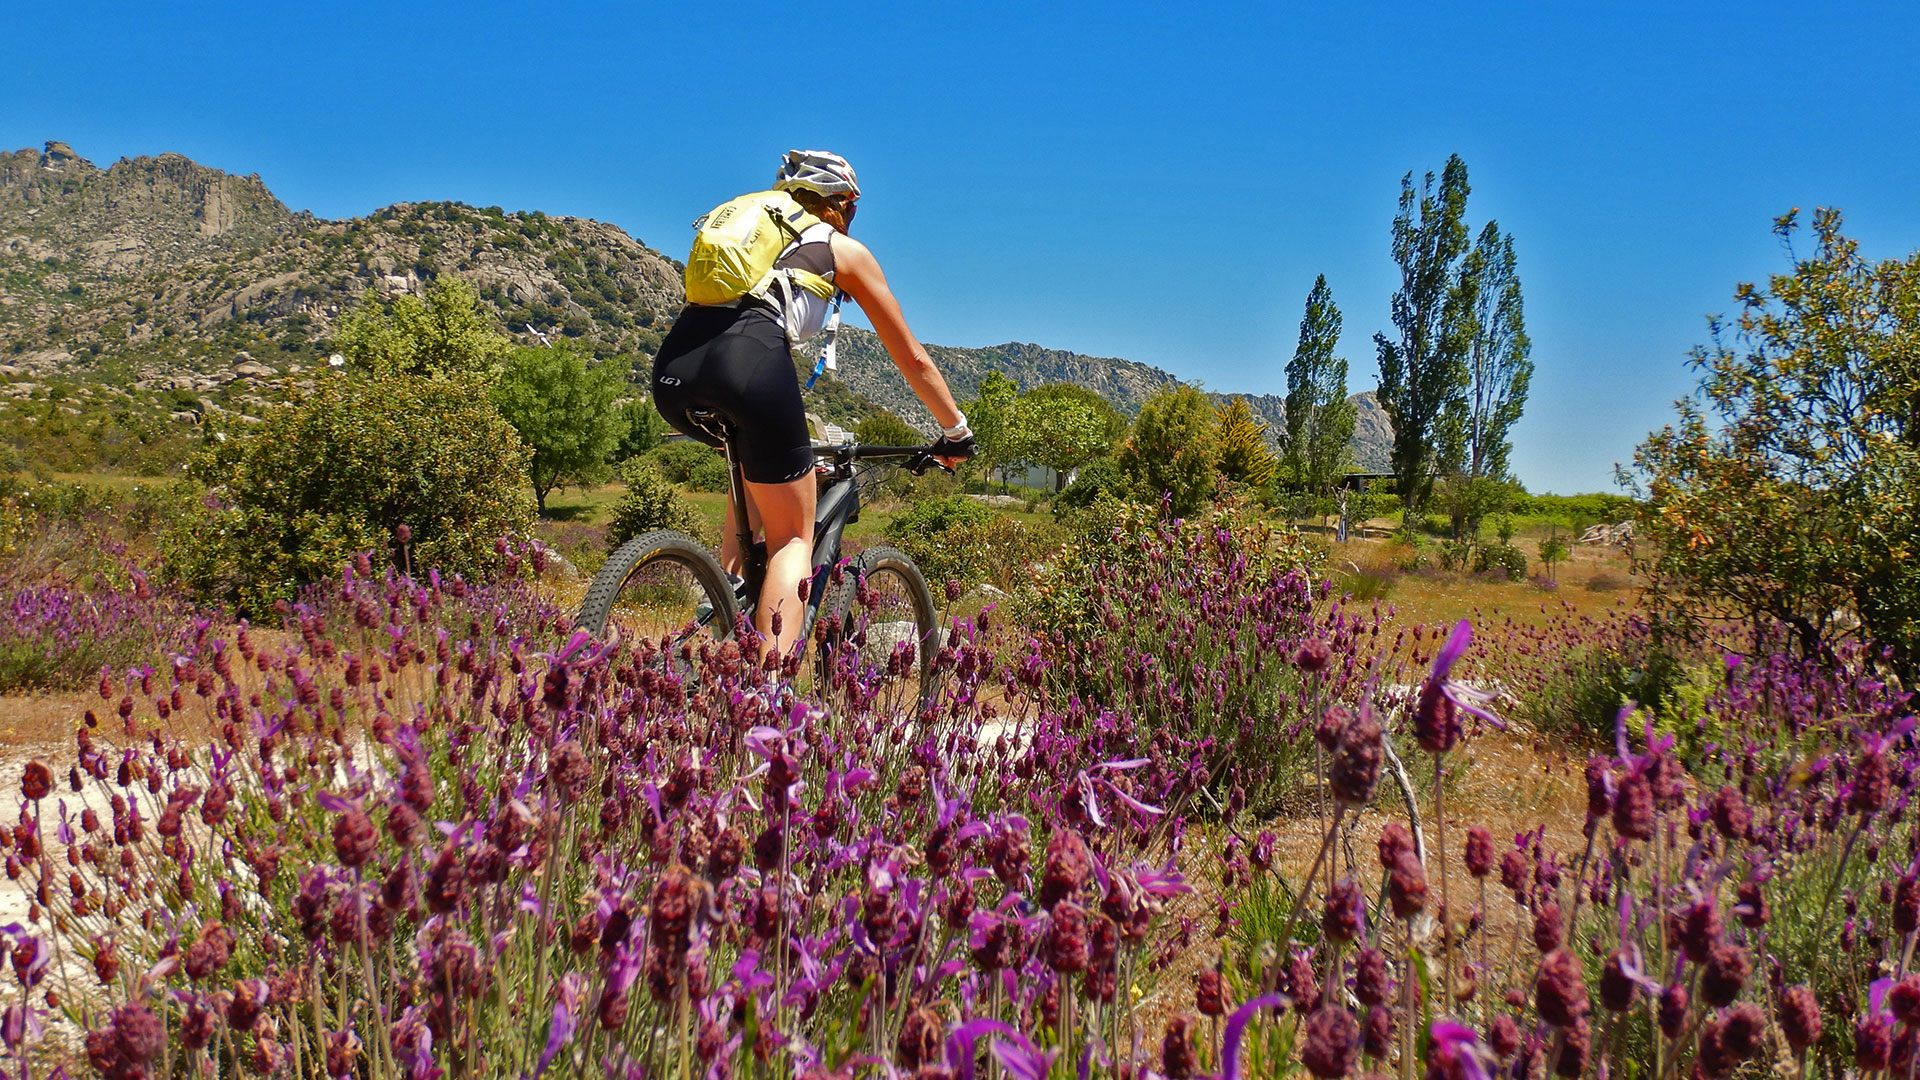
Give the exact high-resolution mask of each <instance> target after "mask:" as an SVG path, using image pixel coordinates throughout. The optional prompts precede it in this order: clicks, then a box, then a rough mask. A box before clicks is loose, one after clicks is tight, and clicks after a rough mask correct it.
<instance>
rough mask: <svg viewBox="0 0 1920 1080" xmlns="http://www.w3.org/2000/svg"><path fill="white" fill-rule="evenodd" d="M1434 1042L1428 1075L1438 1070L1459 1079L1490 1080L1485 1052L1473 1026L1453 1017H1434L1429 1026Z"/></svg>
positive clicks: (1430, 1053) (1429, 1052) (1430, 1052)
mask: <svg viewBox="0 0 1920 1080" xmlns="http://www.w3.org/2000/svg"><path fill="white" fill-rule="evenodd" d="M1430 1030H1431V1031H1432V1033H1433V1042H1432V1043H1430V1044H1429V1046H1428V1049H1427V1069H1428V1072H1427V1075H1428V1076H1433V1075H1435V1073H1436V1072H1437V1073H1438V1074H1439V1075H1441V1076H1444V1077H1449V1078H1451V1077H1459V1078H1460V1080H1491V1075H1492V1074H1490V1073H1489V1072H1488V1071H1487V1062H1486V1053H1485V1051H1483V1050H1481V1049H1480V1041H1479V1039H1477V1038H1475V1037H1474V1034H1473V1029H1472V1028H1469V1027H1466V1026H1465V1025H1462V1024H1457V1023H1455V1022H1453V1021H1452V1020H1435V1021H1434V1022H1433V1027H1432V1028H1431V1029H1430Z"/></svg>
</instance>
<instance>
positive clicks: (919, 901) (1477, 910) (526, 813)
mask: <svg viewBox="0 0 1920 1080" xmlns="http://www.w3.org/2000/svg"><path fill="white" fill-rule="evenodd" d="M26 516H27V519H28V520H24V521H21V522H16V527H15V529H14V533H13V535H15V537H16V538H17V542H15V543H14V544H13V545H12V547H11V551H10V553H8V554H7V555H6V556H5V557H4V560H0V565H4V571H3V572H0V600H4V601H5V603H6V609H5V622H4V626H0V672H3V673H4V674H5V676H6V678H7V679H8V682H7V684H6V685H7V687H8V688H9V689H17V688H20V687H38V688H54V689H63V690H64V691H66V692H67V693H69V694H78V695H79V696H78V697H76V698H72V699H71V700H74V701H75V705H74V709H73V713H74V714H73V715H71V716H70V717H68V718H67V722H66V723H65V724H64V725H63V726H62V729H61V731H60V732H59V738H58V741H57V742H54V741H51V740H43V741H41V742H37V743H34V742H29V743H26V744H16V745H15V746H14V747H12V748H10V749H9V751H8V753H9V755H10V756H9V757H8V758H7V760H6V761H5V764H4V766H0V768H3V769H4V772H0V780H4V783H5V785H6V790H7V791H8V792H9V794H8V795H7V798H8V799H10V800H11V802H12V803H13V805H12V806H11V807H9V810H10V813H9V816H8V822H9V823H10V828H8V829H7V830H5V831H0V851H4V856H5V867H6V875H7V879H8V880H7V882H5V883H4V884H3V885H0V906H4V907H5V909H6V912H5V915H4V919H5V923H4V925H0V955H4V957H5V959H6V961H7V964H8V966H9V967H10V968H11V974H10V975H9V976H7V984H6V986H5V989H4V991H0V1003H3V1004H0V1043H3V1044H4V1045H3V1047H0V1050H3V1051H4V1057H3V1058H0V1071H4V1072H5V1074H6V1075H7V1076H8V1077H11V1078H19V1080H25V1078H28V1077H50V1076H67V1077H76V1078H77V1077H82V1076H87V1075H98V1076H101V1077H106V1078H112V1080H121V1078H129V1080H130V1078H139V1077H173V1076H179V1077H193V1076H209V1077H215V1076H217V1077H242V1076H263V1077H264V1076H297V1077H319V1076H331V1077H367V1078H380V1080H387V1078H407V1080H434V1078H440V1077H444V1078H448V1080H462V1078H468V1077H474V1078H478V1077H517V1078H531V1077H538V1076H583V1077H585V1076H592V1077H600V1076H612V1077H623V1078H624V1077H630V1078H636V1080H638V1078H655V1077H660V1078H673V1080H687V1078H699V1077H704V1078H719V1077H796V1078H803V1080H825V1078H829V1077H834V1078H839V1077H847V1078H851V1077H901V1078H915V1080H936V1078H938V1080H958V1078H969V1080H971V1078H976V1077H1007V1078H1017V1080H1040V1078H1042V1077H1121V1076H1124V1077H1130V1078H1145V1077H1165V1078H1169V1080H1188V1078H1194V1077H1202V1076H1207V1077H1223V1078H1228V1080H1231V1078H1234V1077H1273V1076H1302V1075H1306V1076H1313V1077H1323V1078H1325V1077H1344V1076H1352V1077H1363V1076H1369V1075H1375V1074H1378V1075H1384V1076H1400V1077H1411V1076H1416V1075H1419V1076H1425V1077H1429V1078H1435V1080H1441V1078H1445V1080H1453V1078H1461V1080H1465V1078H1480V1077H1515V1078H1523V1077H1540V1076H1563V1077H1598V1076H1633V1077H1647V1078H1659V1077H1676V1078H1677V1077H1701V1078H1710V1080H1721V1078H1728V1077H1736V1076H1740V1077H1760V1076H1775V1075H1779V1076H1792V1077H1816V1076H1818V1077H1840V1076H1871V1075H1884V1076H1888V1077H1911V1076H1913V1075H1914V1070H1915V1068H1916V1051H1917V1050H1920V971H1915V970H1912V969H1913V967H1914V957H1913V952H1914V944H1915V940H1916V938H1915V935H1916V931H1917V930H1920V869H1917V868H1916V866H1917V864H1916V846H1917V845H1920V841H1917V840H1916V837H1915V833H1914V830H1913V828H1912V825H1911V819H1910V817H1909V803H1910V801H1911V799H1912V794H1913V787H1914V782H1915V751H1914V747H1913V742H1912V738H1911V735H1912V728H1913V726H1914V721H1913V719H1912V716H1911V715H1910V714H1911V711H1912V710H1911V704H1910V700H1909V697H1908V695H1907V694H1906V693H1904V692H1903V691H1902V690H1900V689H1899V687H1898V684H1897V683H1895V682H1893V681H1890V680H1889V678H1888V677H1887V676H1886V675H1885V674H1884V672H1883V669H1882V667H1881V665H1880V658H1879V657H1878V656H1876V655H1872V654H1869V653H1867V652H1865V651H1863V650H1859V649H1852V650H1849V649H1844V648H1843V649H1839V650H1837V651H1835V652H1833V653H1831V654H1830V655H1826V656H1822V657H1819V658H1815V659H1806V658H1801V657H1797V656H1796V655H1794V654H1790V653H1788V652H1785V651H1778V650H1776V649H1774V648H1773V647H1772V646H1771V645H1769V642H1770V641H1772V640H1775V639H1773V638H1770V637H1769V636H1768V635H1767V634H1766V633H1765V632H1763V628H1756V627H1752V626H1748V627H1742V628H1741V629H1740V631H1739V636H1738V637H1737V638H1733V637H1727V638H1713V637H1709V638H1704V639H1694V640H1691V641H1689V642H1685V643H1683V642H1681V641H1678V640H1676V639H1673V638H1670V637H1669V636H1667V635H1665V634H1664V633H1663V631H1662V628H1661V627H1660V626H1659V625H1658V624H1657V623H1654V622H1652V621H1650V620H1648V619H1647V618H1646V617H1644V616H1643V615H1642V614H1640V613H1639V612H1638V611H1637V610H1636V609H1635V608H1634V606H1633V605H1632V604H1631V603H1624V604H1620V605H1616V606H1613V607H1608V608H1605V610H1603V611H1601V612H1600V613H1598V614H1578V613H1574V612H1572V611H1571V610H1570V609H1556V608H1555V607H1554V606H1553V605H1552V604H1551V603H1549V605H1548V607H1547V610H1546V612H1545V613H1544V614H1543V615H1542V616H1541V617H1540V618H1538V619H1531V620H1511V619H1501V620H1498V621H1493V620H1488V621H1487V622H1486V623H1485V624H1484V625H1478V626H1476V625H1474V624H1473V623H1472V622H1471V621H1468V620H1462V621H1459V622H1450V623H1434V624H1427V625H1422V624H1420V623H1419V622H1417V621H1415V620H1413V619H1411V618H1406V617H1402V616H1401V615H1400V614H1399V613H1398V612H1397V611H1396V610H1395V609H1394V608H1393V607H1392V606H1390V605H1389V604H1387V603H1385V602H1384V601H1364V602H1362V601H1354V600H1351V599H1349V598H1346V597H1344V596H1343V595H1342V594H1341V593H1340V592H1339V591H1338V590H1336V589H1335V587H1334V584H1333V580H1334V579H1333V578H1330V577H1328V576H1327V575H1325V574H1324V573H1323V568H1322V567H1320V566H1319V565H1318V563H1317V562H1316V560H1315V558H1314V557H1313V555H1312V553H1311V551H1310V550H1309V549H1308V548H1307V547H1306V546H1304V545H1302V544H1301V542H1300V541H1299V538H1298V537H1297V536H1295V535H1294V534H1292V533H1290V532H1288V531H1287V530H1285V529H1282V528H1279V527H1277V526H1273V525H1270V524H1266V523H1262V522H1258V521H1254V520H1250V519H1249V518H1247V517H1245V516H1238V515H1235V514H1232V513H1228V512H1210V513H1209V514H1208V515H1206V516H1204V517H1202V518H1198V519H1192V520H1186V521H1172V520H1164V519H1160V518H1159V517H1158V516H1157V515H1155V514H1153V513H1152V512H1150V511H1146V512H1141V513H1137V514H1134V515H1131V516H1127V515H1123V516H1121V517H1119V518H1116V519H1115V520H1114V521H1113V522H1112V523H1111V528H1110V535H1108V536H1106V537H1104V538H1102V539H1101V540H1100V541H1099V542H1098V543H1091V544H1081V545H1078V546H1077V547H1075V548H1073V549H1071V550H1063V551H1062V552H1060V553H1059V554H1058V556H1057V558H1055V559H1054V560H1053V561H1052V562H1051V563H1050V564H1049V565H1048V566H1047V568H1046V569H1045V570H1044V571H1041V572H1038V573H1036V575H1035V576H1034V578H1033V580H1032V581H1031V582H1029V583H1027V585H1026V586H1025V587H1023V588H1022V589H1020V590H1017V591H1016V592H1015V593H1014V594H1013V595H1012V596H1011V597H1010V598H1009V599H1007V600H1006V601H1004V602H1003V603H1001V604H1000V605H998V606H988V607H987V608H986V610H984V611H982V612H980V613H979V614H977V615H969V616H967V617H958V616H953V617H950V618H949V628H950V633H949V635H948V638H947V643H946V645H945V646H944V647H943V648H942V649H941V651H940V653H939V655H938V657H937V661H936V663H937V669H938V679H937V690H936V691H935V693H933V694H932V695H930V696H928V697H926V698H924V699H923V698H921V697H920V696H919V695H918V694H917V693H915V688H914V687H912V686H911V685H910V684H911V682H912V680H907V679H900V678H897V677H890V675H889V672H890V671H891V672H892V673H893V674H894V675H897V674H898V673H899V672H900V671H902V670H911V668H912V658H911V657H910V656H909V655H907V651H908V650H911V648H912V646H911V645H910V644H903V645H900V646H897V647H896V650H895V653H894V655H892V656H889V657H885V658H880V659H878V660H876V659H874V658H872V657H866V656H863V655H862V654H861V652H860V651H859V650H857V649H838V650H834V649H825V645H824V644H823V643H816V644H815V645H814V646H813V648H814V652H815V653H817V652H819V651H821V650H823V649H825V651H826V655H825V657H824V659H823V662H821V663H816V662H815V655H813V654H812V653H810V654H809V655H807V656H805V657H802V656H797V655H796V656H790V657H787V658H785V659H784V661H782V660H780V659H778V658H776V659H774V660H773V661H770V662H768V663H766V664H757V663H755V662H754V661H753V660H752V657H753V656H754V655H755V652H754V649H753V645H752V642H751V641H750V640H746V637H749V636H750V634H751V631H750V630H748V629H746V628H744V627H743V628H742V631H741V632H742V635H743V636H742V639H741V640H737V641H732V642H727V643H724V644H714V643H712V642H710V641H704V642H698V643H685V644H669V645H665V646H664V647H663V644H662V643H661V642H659V641H646V640H634V641H617V642H610V643H609V642H600V641H595V640H592V639H590V638H588V637H586V636H585V635H583V634H576V633H574V632H573V631H572V629H571V627H570V625H569V613H568V612H566V611H565V610H562V609H561V608H559V607H558V606H557V605H556V603H555V600H554V595H555V594H554V592H553V587H552V586H551V585H550V584H549V583H548V581H547V580H546V579H545V578H544V577H543V576H542V571H543V570H545V569H546V562H547V556H546V552H545V549H543V548H541V547H540V546H539V545H537V544H531V545H530V544H527V543H525V542H521V541H502V542H501V545H500V547H499V549H498V554H499V557H500V559H499V562H500V566H501V571H500V573H499V574H498V575H497V576H496V577H495V578H494V579H493V580H488V581H484V582H482V581H468V580H464V579H461V578H458V577H452V576H444V577H443V576H442V575H440V574H439V573H438V572H436V571H435V570H433V569H432V568H427V567H417V568H415V574H414V575H412V576H409V575H408V574H406V573H403V572H402V570H401V569H400V568H397V567H394V566H385V565H378V564H376V563H375V562H374V561H372V560H370V559H368V558H367V557H365V556H362V557H360V558H359V559H358V560H356V561H355V562H354V563H352V564H349V565H346V566H343V567H342V568H341V569H340V572H339V574H338V576H336V577H335V578H333V579H332V580H331V581H329V582H327V583H325V584H323V585H321V586H317V587H313V588H310V589H308V590H306V591H305V592H304V593H302V594H301V598H300V600H299V601H298V602H294V603H282V605H281V606H280V608H279V609H278V618H277V620H255V621H254V623H253V624H251V625H249V624H248V623H246V622H245V621H240V620H235V619H231V618H229V617H227V616H224V615H223V614H222V613H220V612H217V611H211V610H206V609H202V608H197V607H195V606H193V605H190V604H188V603H187V602H185V601H184V600H183V599H181V598H180V597H177V596H175V595H173V594H172V593H171V592H170V590H169V589H168V588H167V587H163V586H160V585H157V584H154V582H155V581H158V580H159V578H158V575H157V574H155V573H154V571H155V570H156V568H155V567H154V566H153V565H152V563H151V554H150V553H148V552H145V551H144V550H143V549H142V548H140V547H139V545H138V544H130V543H129V542H128V535H127V532H126V531H125V530H126V519H127V517H128V514H127V511H126V510H125V508H124V507H110V506H79V507H66V508H64V509H61V510H59V511H58V512H54V511H46V512H42V513H39V514H37V515H36V514H34V513H31V512H29V513H28V514H27V515H26ZM117 530H118V531H117ZM403 546H404V545H403ZM400 562H401V566H405V565H406V563H405V560H401V561H400ZM1336 577H1337V575H1336ZM959 593H960V590H959V589H958V588H957V587H954V588H950V589H949V590H948V594H947V595H948V600H949V601H950V602H954V601H957V600H958V599H959ZM969 606H970V607H972V608H976V609H977V608H978V606H979V605H978V604H973V605H969ZM955 610H964V609H963V608H962V607H960V606H958V605H956V607H955ZM1556 610H1559V611H1560V614H1558V615H1556V614H1554V612H1555V611H1556ZM10 700H11V699H10ZM4 707H5V705H4V703H0V708H4ZM1555 791H1557V792H1559V793H1560V794H1561V796H1564V797H1549V795H1548V794H1545V793H1551V792H1555ZM1489 792H1493V793H1500V794H1502V795H1503V796H1504V798H1494V797H1491V796H1489V795H1488V793H1489Z"/></svg>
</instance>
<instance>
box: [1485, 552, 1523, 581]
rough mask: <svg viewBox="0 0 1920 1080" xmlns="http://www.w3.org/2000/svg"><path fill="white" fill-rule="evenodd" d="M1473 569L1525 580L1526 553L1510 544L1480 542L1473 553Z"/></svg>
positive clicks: (1509, 578) (1509, 579)
mask: <svg viewBox="0 0 1920 1080" xmlns="http://www.w3.org/2000/svg"><path fill="white" fill-rule="evenodd" d="M1473 570H1474V573H1477V574H1486V573H1500V574H1504V575H1505V576H1506V579H1507V580H1508V581H1525V580H1526V578H1527V555H1526V553H1525V552H1523V551H1521V550H1520V549H1519V548H1517V547H1514V546H1513V545H1512V544H1481V545H1480V546H1479V547H1478V548H1477V549H1475V551H1474V553H1473Z"/></svg>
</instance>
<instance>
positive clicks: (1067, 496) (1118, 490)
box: [1053, 458, 1133, 514]
mask: <svg viewBox="0 0 1920 1080" xmlns="http://www.w3.org/2000/svg"><path fill="white" fill-rule="evenodd" d="M1132 487H1133V482H1132V481H1131V480H1129V479H1128V478H1127V474H1126V472H1125V470H1123V469H1121V468H1120V463H1119V462H1117V461H1115V460H1114V459H1112V458H1096V459H1095V460H1093V461H1090V462H1088V463H1086V464H1085V465H1082V466H1081V467H1080V472H1079V473H1078V474H1077V475H1075V476H1074V478H1073V483H1071V484H1068V485H1067V486H1066V489H1065V490H1064V491H1062V492H1060V494H1058V495H1056V496H1054V499H1053V512H1054V513H1056V514H1060V513H1070V512H1072V511H1076V510H1085V509H1086V508H1087V507H1089V506H1092V505H1093V504H1094V502H1095V501H1096V500H1098V499H1099V498H1100V497H1101V496H1102V495H1105V496H1107V497H1109V498H1125V497H1126V496H1127V494H1128V493H1129V492H1130V491H1131V490H1132Z"/></svg>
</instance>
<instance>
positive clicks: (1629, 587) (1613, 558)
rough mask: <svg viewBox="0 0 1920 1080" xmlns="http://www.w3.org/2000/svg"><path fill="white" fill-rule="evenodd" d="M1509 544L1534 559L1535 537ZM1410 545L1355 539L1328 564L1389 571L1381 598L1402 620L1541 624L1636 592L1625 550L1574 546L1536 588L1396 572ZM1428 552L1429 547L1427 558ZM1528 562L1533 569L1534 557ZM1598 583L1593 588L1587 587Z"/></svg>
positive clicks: (1626, 600)
mask: <svg viewBox="0 0 1920 1080" xmlns="http://www.w3.org/2000/svg"><path fill="white" fill-rule="evenodd" d="M1514 543H1515V546H1517V547H1519V548H1520V550H1522V551H1524V552H1526V553H1527V554H1528V556H1529V557H1530V558H1532V557H1534V555H1535V552H1536V550H1537V544H1538V541H1537V538H1535V537H1531V536H1520V537H1515V539H1514ZM1409 550H1410V549H1408V548H1407V547H1406V546H1405V545H1404V544H1401V543H1399V542H1397V541H1394V540H1391V539H1377V538H1371V537H1369V538H1364V539H1354V540H1349V541H1348V542H1347V543H1345V544H1337V545H1334V546H1333V548H1332V551H1331V554H1330V556H1329V558H1328V563H1327V565H1328V567H1329V568H1330V569H1331V570H1332V571H1334V572H1336V573H1337V572H1339V571H1342V570H1347V571H1351V570H1353V569H1355V568H1358V569H1359V570H1361V571H1363V572H1366V573H1369V574H1372V575H1376V576H1385V577H1391V578H1392V586H1391V591H1390V592H1388V594H1387V595H1386V597H1385V600H1386V601H1387V602H1389V603H1391V604H1393V605H1394V607H1395V608H1397V609H1398V611H1399V613H1400V616H1401V617H1402V618H1404V619H1407V620H1409V621H1411V622H1415V623H1420V624H1434V623H1450V622H1455V621H1457V620H1459V619H1463V618H1471V619H1473V620H1474V621H1475V622H1476V623H1480V622H1487V623H1491V622H1495V621H1499V620H1502V619H1506V618H1512V619H1514V620H1515V621H1518V622H1530V623H1539V622H1545V621H1547V620H1548V619H1550V618H1554V617H1557V616H1559V615H1560V614H1562V613H1570V614H1576V615H1594V614H1599V613H1601V612H1604V611H1607V610H1609V609H1612V608H1615V607H1618V606H1622V605H1631V604H1633V603H1634V602H1635V600H1636V598H1637V597H1638V595H1639V583H1638V582H1637V580H1636V579H1635V578H1634V576H1633V572H1632V569H1631V567H1630V566H1629V564H1628V560H1627V555H1626V553H1625V552H1624V551H1623V550H1622V549H1620V548H1615V547H1601V546H1599V545H1593V544H1574V545H1572V551H1571V553H1570V557H1569V559H1568V560H1567V561H1566V562H1564V563H1561V564H1560V565H1559V566H1558V567H1557V570H1556V573H1555V576H1556V577H1557V578H1558V587H1557V588H1553V589H1542V588H1540V587H1539V586H1538V585H1536V584H1534V583H1533V582H1532V581H1506V580H1504V579H1501V578H1498V577H1497V576H1494V575H1486V574H1470V573H1464V572H1454V571H1446V570H1439V569H1423V570H1415V571H1411V572H1399V571H1397V570H1396V569H1395V567H1396V565H1397V564H1398V563H1400V562H1401V561H1402V560H1403V559H1404V558H1405V557H1406V555H1407V554H1408V552H1409ZM1433 558H1434V556H1433V555H1432V554H1431V553H1429V559H1430V561H1432V560H1433ZM1534 568H1535V569H1536V570H1537V568H1538V563H1537V562H1535V563H1534ZM1596 582H1597V583H1598V588H1595V587H1593V586H1594V585H1595V583H1596ZM1610 585H1611V587H1609V586H1610Z"/></svg>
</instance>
